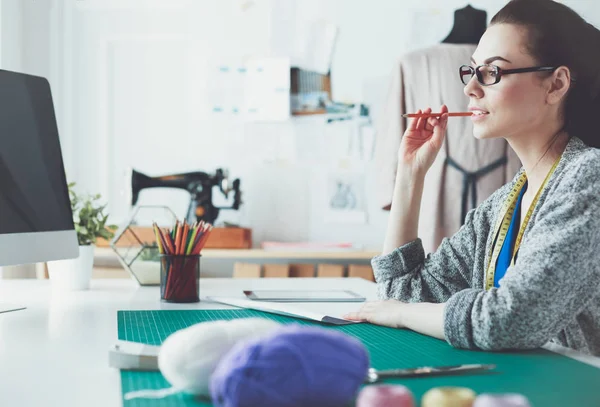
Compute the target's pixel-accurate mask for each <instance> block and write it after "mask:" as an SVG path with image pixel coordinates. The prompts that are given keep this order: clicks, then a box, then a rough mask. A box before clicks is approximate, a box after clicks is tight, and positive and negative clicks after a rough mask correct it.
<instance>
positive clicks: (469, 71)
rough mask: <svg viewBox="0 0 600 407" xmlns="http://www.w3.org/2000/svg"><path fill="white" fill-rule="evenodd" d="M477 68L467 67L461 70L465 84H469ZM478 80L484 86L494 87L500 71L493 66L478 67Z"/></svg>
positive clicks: (461, 77)
mask: <svg viewBox="0 0 600 407" xmlns="http://www.w3.org/2000/svg"><path fill="white" fill-rule="evenodd" d="M474 72H475V68H473V67H471V66H468V65H465V66H462V67H461V68H460V79H461V81H462V83H463V84H465V85H466V84H467V83H469V81H470V80H471V78H472V77H473V73H474ZM476 74H477V80H478V81H479V83H481V84H483V85H493V84H495V83H496V81H497V77H498V71H497V70H496V69H495V67H493V66H491V65H481V66H479V67H477V72H476Z"/></svg>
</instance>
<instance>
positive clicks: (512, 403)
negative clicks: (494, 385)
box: [473, 393, 531, 407]
mask: <svg viewBox="0 0 600 407" xmlns="http://www.w3.org/2000/svg"><path fill="white" fill-rule="evenodd" d="M473 407H531V406H530V404H529V400H527V398H526V397H525V396H523V395H521V394H516V393H506V394H485V393H484V394H480V395H479V396H477V398H476V399H475V403H473Z"/></svg>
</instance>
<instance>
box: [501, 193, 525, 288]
mask: <svg viewBox="0 0 600 407" xmlns="http://www.w3.org/2000/svg"><path fill="white" fill-rule="evenodd" d="M526 189H527V182H525V185H523V188H521V191H520V192H519V198H518V199H517V203H516V207H515V211H514V212H513V217H512V219H511V221H510V226H509V227H508V232H507V233H506V239H505V240H504V243H503V244H502V249H501V250H500V254H499V255H498V260H497V262H496V272H495V273H494V287H499V286H500V280H501V279H502V277H504V274H506V270H508V268H509V267H510V262H511V260H512V252H513V249H514V247H515V241H516V240H517V235H518V234H519V229H520V227H521V200H522V198H523V194H524V193H525V190H526Z"/></svg>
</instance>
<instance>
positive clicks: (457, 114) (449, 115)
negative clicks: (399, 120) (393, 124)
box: [402, 112, 473, 118]
mask: <svg viewBox="0 0 600 407" xmlns="http://www.w3.org/2000/svg"><path fill="white" fill-rule="evenodd" d="M442 114H443V113H407V114H403V115H402V117H409V118H416V117H440V116H441V115H442ZM472 115H473V113H472V112H453V113H448V117H467V116H472Z"/></svg>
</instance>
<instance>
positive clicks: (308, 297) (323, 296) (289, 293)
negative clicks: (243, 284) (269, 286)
mask: <svg viewBox="0 0 600 407" xmlns="http://www.w3.org/2000/svg"><path fill="white" fill-rule="evenodd" d="M244 294H246V297H248V298H249V299H251V300H257V301H278V302H362V301H365V297H363V296H361V295H358V294H356V293H355V292H352V291H348V290H252V291H244Z"/></svg>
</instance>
